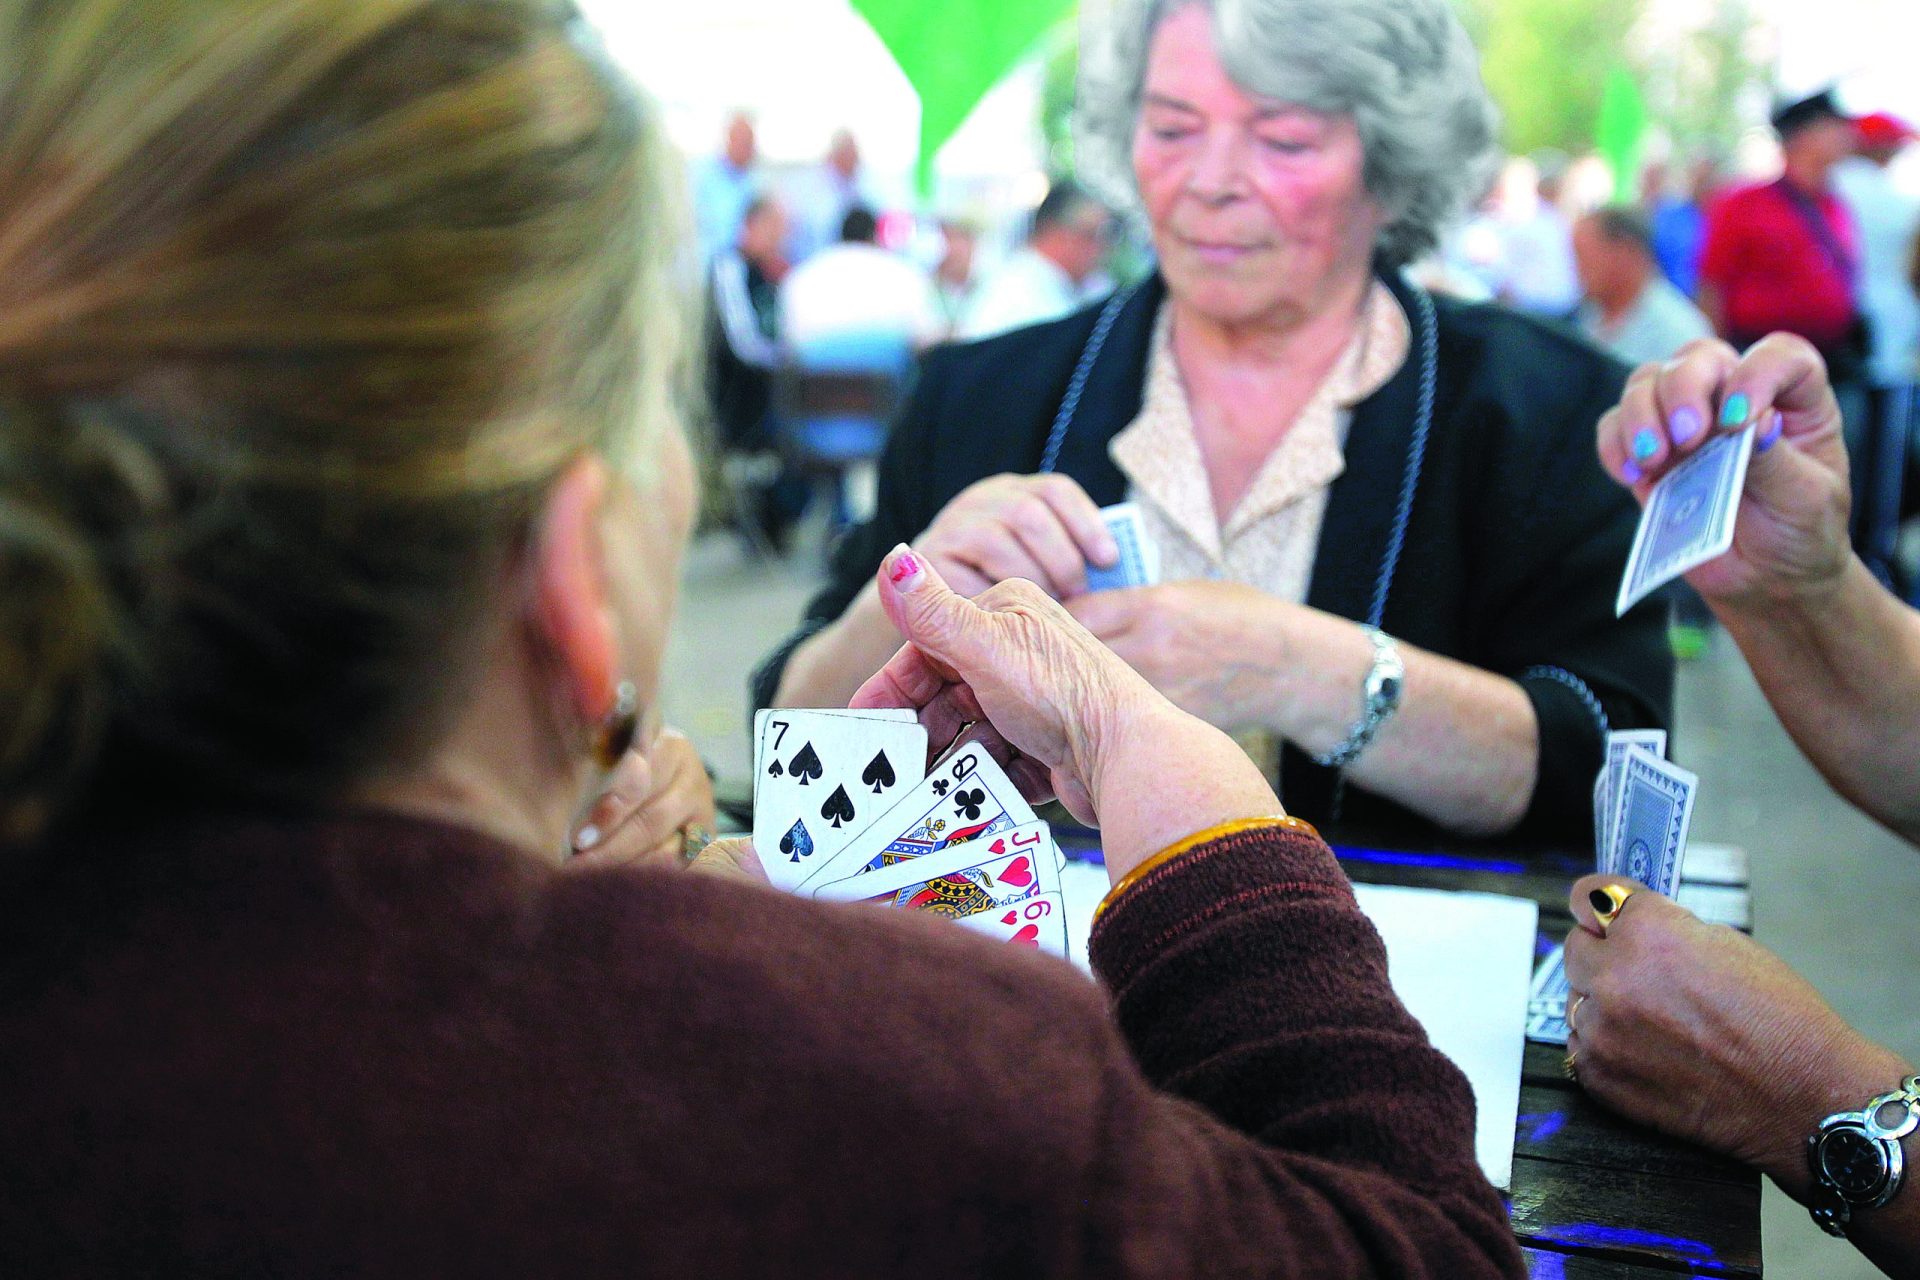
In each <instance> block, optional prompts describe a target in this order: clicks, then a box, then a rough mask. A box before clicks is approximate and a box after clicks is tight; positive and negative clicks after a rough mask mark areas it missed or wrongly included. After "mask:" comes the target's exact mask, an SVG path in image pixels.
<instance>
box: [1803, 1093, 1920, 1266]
mask: <svg viewBox="0 0 1920 1280" xmlns="http://www.w3.org/2000/svg"><path fill="white" fill-rule="evenodd" d="M1915 1129H1920V1074H1916V1075H1911V1076H1908V1077H1907V1078H1906V1079H1905V1080H1902V1081H1901V1082H1900V1087H1899V1088H1897V1089H1893V1090H1891V1091H1889V1092H1887V1093H1883V1094H1881V1095H1880V1096H1879V1097H1877V1098H1875V1099H1873V1100H1872V1101H1871V1102H1869V1103H1867V1105H1866V1106H1864V1107H1862V1108H1861V1109H1860V1110H1858V1111H1841V1112H1836V1113H1835V1114H1833V1115H1830V1116H1828V1117H1827V1118H1826V1119H1824V1120H1822V1121H1821V1122H1820V1124H1819V1127H1818V1128H1816V1129H1815V1130H1814V1131H1813V1133H1811V1134H1810V1135H1808V1137H1807V1164H1808V1167H1809V1169H1810V1170H1811V1172H1812V1174H1813V1190H1812V1192H1811V1194H1810V1195H1809V1196H1808V1197H1807V1212H1808V1213H1810V1214H1811V1215H1812V1216H1813V1220H1814V1222H1816V1223H1817V1224H1819V1226H1820V1229H1821V1230H1822V1231H1825V1232H1826V1233H1827V1234H1828V1235H1831V1236H1843V1237H1844V1236H1845V1235H1846V1234H1847V1230H1848V1228H1849V1227H1850V1226H1851V1225H1852V1223H1853V1212H1854V1210H1855V1209H1877V1208H1879V1207H1880V1206H1882V1205H1884V1204H1886V1203H1887V1202H1888V1201H1889V1200H1891V1199H1893V1197H1894V1195H1895V1194H1896V1193H1898V1192H1899V1190H1900V1187H1901V1184H1902V1182H1903V1181H1904V1180H1905V1171H1906V1161H1905V1159H1904V1156H1903V1154H1902V1151H1901V1147H1900V1140H1901V1139H1902V1138H1904V1137H1906V1136H1907V1135H1908V1134H1910V1133H1912V1132H1914V1130H1915ZM1836 1133H1844V1134H1845V1136H1846V1137H1847V1138H1848V1139H1849V1140H1850V1141H1852V1142H1854V1143H1855V1144H1859V1143H1861V1142H1866V1143H1871V1144H1873V1145H1874V1146H1875V1147H1877V1148H1878V1149H1879V1155H1880V1159H1881V1168H1882V1170H1883V1172H1884V1179H1883V1180H1882V1181H1881V1183H1880V1184H1879V1185H1878V1186H1877V1187H1876V1188H1875V1189H1874V1190H1873V1191H1871V1192H1867V1193H1861V1192H1851V1193H1850V1192H1849V1191H1847V1190H1846V1189H1845V1188H1843V1187H1841V1186H1839V1185H1838V1184H1837V1183H1835V1182H1834V1180H1833V1178H1832V1176H1831V1174H1830V1173H1829V1172H1828V1169H1827V1167H1826V1162H1825V1161H1824V1159H1823V1158H1822V1145H1823V1143H1824V1142H1826V1141H1827V1140H1829V1139H1831V1138H1832V1137H1833V1135H1835V1134H1836Z"/></svg>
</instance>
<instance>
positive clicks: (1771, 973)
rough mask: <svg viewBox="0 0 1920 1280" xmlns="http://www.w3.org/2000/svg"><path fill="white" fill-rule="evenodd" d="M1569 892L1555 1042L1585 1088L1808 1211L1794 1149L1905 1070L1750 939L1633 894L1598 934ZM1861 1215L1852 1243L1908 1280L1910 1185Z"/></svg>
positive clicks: (1915, 1195) (1918, 1266)
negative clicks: (1560, 1028) (1562, 1044)
mask: <svg viewBox="0 0 1920 1280" xmlns="http://www.w3.org/2000/svg"><path fill="white" fill-rule="evenodd" d="M1607 880H1608V877H1604V876H1588V877H1585V878H1583V879H1581V880H1579V881H1577V882H1576V883H1575V884H1574V887H1573V900H1572V908H1573V913H1574V916H1575V918H1576V920H1577V921H1578V922H1579V923H1578V927H1577V928H1575V929H1574V930H1573V932H1572V933H1570V934H1569V935H1568V937H1567V981H1568V984H1569V986H1570V987H1571V989H1572V990H1573V992H1574V993H1575V995H1574V1003H1575V1004H1577V1007H1575V1008H1571V1009H1570V1012H1569V1018H1568V1021H1569V1023H1570V1024H1571V1026H1572V1028H1573V1035H1572V1036H1571V1037H1570V1038H1569V1040H1568V1042H1567V1048H1568V1051H1569V1053H1570V1054H1571V1055H1572V1056H1573V1057H1574V1060H1575V1063H1576V1066H1577V1070H1578V1077H1579V1082H1580V1085H1581V1087H1582V1088H1584V1089H1586V1090H1587V1092H1589V1093H1591V1094H1593V1095H1594V1096H1595V1097H1596V1098H1598V1099H1600V1100H1601V1101H1602V1102H1604V1103H1606V1104H1607V1105H1608V1106H1610V1107H1613V1108H1614V1109H1615V1110H1618V1111H1620V1112H1622V1113H1624V1114H1625V1115H1628V1116H1630V1117H1632V1118H1633V1119H1635V1120H1638V1121H1640V1122H1641V1123H1643V1124H1649V1125H1652V1126H1654V1127H1655V1128H1658V1129H1661V1130H1664V1131H1665V1132H1667V1133H1671V1134H1673V1135H1675V1136H1677V1137H1680V1138H1683V1139H1686V1140H1687V1141H1689V1142H1696V1143H1699V1144H1700V1145H1702V1146H1704V1147H1707V1148H1708V1149H1710V1150H1713V1151H1717V1152H1719V1153H1721V1154H1722V1155H1726V1156H1730V1157H1732V1158H1734V1159H1736V1160H1741V1161H1744V1162H1745V1163H1747V1164H1750V1165H1752V1166H1754V1167H1756V1168H1758V1169H1759V1170H1760V1171H1761V1172H1763V1173H1765V1174H1766V1175H1767V1176H1768V1177H1770V1178H1772V1179H1773V1180H1774V1181H1775V1182H1777V1183H1779V1184H1780V1188H1781V1190H1783V1191H1785V1192H1786V1193H1787V1194H1788V1195H1790V1196H1792V1197H1794V1198H1795V1199H1796V1200H1800V1201H1803V1202H1804V1201H1805V1200H1806V1199H1807V1197H1808V1195H1809V1193H1810V1191H1811V1188H1812V1178H1811V1175H1810V1174H1809V1173H1808V1169H1807V1148H1806V1141H1807V1136H1808V1135H1809V1134H1811V1133H1812V1132H1813V1131H1814V1129H1815V1127H1816V1126H1817V1125H1818V1124H1819V1123H1820V1121H1821V1120H1822V1119H1824V1118H1825V1117H1827V1116H1829V1115H1832V1114H1834V1113H1835V1112H1840V1111H1857V1110H1859V1109H1860V1108H1861V1107H1862V1106H1863V1105H1864V1104H1865V1103H1866V1102H1867V1101H1868V1100H1869V1099H1870V1098H1873V1097H1875V1096H1877V1095H1879V1094H1882V1093H1886V1092H1887V1091H1889V1090H1891V1089H1894V1088H1897V1087H1898V1085H1899V1083H1900V1081H1901V1080H1903V1079H1904V1078H1905V1077H1906V1076H1908V1075H1910V1074H1912V1072H1913V1067H1912V1065H1911V1064H1909V1063H1907V1062H1905V1061H1903V1060H1902V1059H1901V1058H1900V1057H1899V1055H1897V1054H1895V1053H1893V1052H1891V1051H1889V1050H1887V1049H1885V1048H1883V1047H1881V1046H1879V1045H1876V1044H1874V1043H1872V1042H1871V1041H1869V1040H1867V1039H1866V1038H1865V1037H1863V1036H1861V1035H1860V1034H1859V1033H1858V1032H1856V1031H1855V1030H1853V1028H1851V1027H1849V1026H1848V1025H1847V1024H1846V1023H1845V1022H1844V1021H1842V1020H1841V1018H1840V1016H1839V1015H1838V1014H1837V1013H1835V1012H1834V1011H1833V1009H1832V1008H1831V1007H1830V1006H1829V1005H1828V1004H1827V1003H1826V1001H1825V1000H1823V999H1821V998H1820V994H1819V993H1818V992H1817V991H1815V990H1814V989H1813V987H1812V986H1810V985H1809V984H1808V983H1807V982H1806V980H1805V979H1803V978H1801V977H1800V976H1799V975H1798V974H1796V973H1795V972H1793V970H1792V969H1790V968H1789V967H1788V966H1787V965H1786V964H1785V963H1783V962H1782V961H1781V960H1780V959H1779V957H1777V956H1775V955H1774V954H1773V953H1772V952H1770V951H1768V950H1767V949H1766V948H1765V947H1762V946H1761V945H1760V944H1759V943H1757V942H1755V941H1754V940H1753V939H1752V938H1749V937H1747V936H1746V935H1745V934H1743V933H1740V932H1738V931H1736V930H1733V929H1729V928H1726V927H1724V926H1720V925H1709V924H1704V923H1702V922H1701V921H1699V920H1698V919H1695V918H1694V916H1693V915H1692V914H1691V913H1690V912H1688V911H1687V910H1685V909H1684V908H1682V907H1679V906H1676V905H1675V904H1674V903H1672V902H1670V901H1668V900H1667V899H1666V898H1663V897H1661V896H1660V895H1659V894H1656V893H1651V892H1649V891H1646V890H1644V889H1637V890H1635V892H1634V893H1633V895H1632V896H1631V897H1630V898H1629V899H1628V901H1627V902H1626V904H1625V905H1624V906H1623V907H1622V908H1621V910H1620V912H1619V914H1618V917H1617V918H1616V919H1614V920H1613V922H1612V923H1611V924H1610V925H1607V926H1605V927H1604V928H1603V927H1602V926H1601V925H1600V924H1599V923H1598V922H1597V920H1596V919H1595V917H1594V913H1593V909H1592V906H1591V903H1590V902H1589V901H1588V898H1587V894H1588V893H1589V892H1590V891H1591V890H1592V889H1594V888H1595V887H1597V886H1598V885H1600V884H1602V883H1605V882H1606V881H1607ZM1906 1148H1907V1156H1908V1160H1909V1169H1908V1185H1906V1186H1905V1187H1904V1188H1903V1189H1902V1190H1901V1191H1900V1192H1899V1193H1898V1194H1897V1195H1896V1197H1895V1199H1894V1200H1893V1201H1892V1202H1891V1203H1890V1204H1888V1205H1886V1206H1885V1207H1884V1208H1881V1209H1877V1210H1872V1211H1869V1212H1863V1213H1858V1214H1856V1215H1855V1216H1854V1220H1853V1221H1854V1227H1853V1230H1852V1231H1851V1233H1850V1236H1851V1239H1852V1240H1853V1242H1854V1243H1855V1244H1857V1245H1859V1246H1860V1248H1861V1249H1862V1251H1864V1252H1865V1253H1866V1254H1867V1256H1868V1257H1870V1258H1872V1259H1874V1261H1876V1262H1877V1263H1879V1264H1880V1266H1881V1267H1882V1268H1884V1269H1885V1270H1886V1271H1887V1273H1888V1274H1889V1275H1893V1276H1901V1277H1913V1276H1920V1181H1917V1180H1916V1178H1915V1176H1914V1168H1913V1164H1912V1162H1913V1161H1914V1160H1915V1159H1916V1158H1920V1138H1917V1137H1915V1136H1914V1135H1909V1136H1908V1138H1907V1139H1906Z"/></svg>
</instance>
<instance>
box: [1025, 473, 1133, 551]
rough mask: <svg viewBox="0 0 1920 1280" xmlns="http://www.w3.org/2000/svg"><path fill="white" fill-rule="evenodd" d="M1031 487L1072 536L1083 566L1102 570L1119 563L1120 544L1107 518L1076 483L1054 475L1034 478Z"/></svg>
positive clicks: (1067, 478) (1062, 476)
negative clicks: (1089, 565)
mask: <svg viewBox="0 0 1920 1280" xmlns="http://www.w3.org/2000/svg"><path fill="white" fill-rule="evenodd" d="M1034 488H1035V489H1036V490H1037V491H1038V492H1039V494H1040V497H1041V500H1042V501H1044V502H1045V503H1046V504H1047V505H1048V506H1049V507H1052V508H1053V513H1054V515H1055V516H1057V517H1058V518H1059V521H1060V523H1061V525H1062V526H1064V527H1065V529H1066V530H1067V532H1068V534H1070V535H1071V536H1072V538H1073V541H1074V543H1075V544H1076V545H1077V546H1078V548H1079V552H1080V556H1081V562H1082V563H1083V564H1096V565H1099V566H1100V567H1101V568H1103V569H1104V568H1108V567H1111V566H1112V565H1114V564H1116V563H1118V562H1119V560H1120V544H1119V543H1117V542H1115V541H1114V540H1113V532H1112V530H1110V529H1108V528H1107V521H1106V518H1105V517H1104V516H1102V515H1101V514H1100V508H1099V507H1098V506H1097V505H1096V504H1095V503H1094V501H1093V499H1092V498H1090V497H1088V496H1087V491H1086V490H1085V489H1082V488H1081V487H1080V484H1079V482H1078V481H1076V480H1074V479H1073V478H1072V477H1071V476H1064V475H1061V474H1059V473H1058V472H1053V473H1050V474H1048V475H1043V476H1039V477H1037V478H1036V481H1035V485H1034Z"/></svg>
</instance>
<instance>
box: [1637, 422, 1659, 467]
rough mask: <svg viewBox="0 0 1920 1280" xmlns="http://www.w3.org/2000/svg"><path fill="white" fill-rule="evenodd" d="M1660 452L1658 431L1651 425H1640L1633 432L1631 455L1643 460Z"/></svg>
mask: <svg viewBox="0 0 1920 1280" xmlns="http://www.w3.org/2000/svg"><path fill="white" fill-rule="evenodd" d="M1658 452H1660V433H1659V432H1657V431H1655V430H1654V429H1653V428H1652V427H1642V428H1640V429H1639V430H1638V431H1636V432H1634V433H1633V456H1634V457H1636V458H1638V459H1639V460H1640V461H1642V462H1645V461H1646V460H1647V459H1648V458H1651V457H1652V456H1653V455H1654V454H1656V453H1658Z"/></svg>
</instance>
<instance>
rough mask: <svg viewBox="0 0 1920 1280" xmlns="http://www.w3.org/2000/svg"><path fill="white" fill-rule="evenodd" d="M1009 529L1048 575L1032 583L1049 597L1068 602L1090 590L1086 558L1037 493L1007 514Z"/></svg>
mask: <svg viewBox="0 0 1920 1280" xmlns="http://www.w3.org/2000/svg"><path fill="white" fill-rule="evenodd" d="M1007 526H1008V528H1010V529H1011V530H1012V532H1013V536H1014V537H1015V538H1017V539H1019V542H1020V546H1021V548H1022V549H1023V550H1024V551H1025V552H1026V554H1027V556H1028V558H1029V559H1031V560H1032V561H1033V562H1034V563H1035V564H1036V565H1038V566H1039V567H1040V569H1041V571H1042V572H1043V573H1044V574H1045V575H1046V576H1045V577H1041V578H1033V579H1031V581H1033V582H1035V583H1036V584H1038V585H1039V586H1040V587H1041V588H1042V589H1043V590H1045V591H1046V593H1047V594H1048V595H1050V596H1053V597H1055V598H1056V599H1065V598H1066V597H1067V596H1072V595H1078V594H1079V593H1081V592H1082V591H1085V590H1086V589H1087V558H1086V556H1085V555H1084V554H1083V553H1082V552H1081V550H1080V547H1079V546H1078V545H1077V544H1076V543H1075V541H1074V537H1073V534H1072V532H1071V531H1070V530H1069V529H1068V528H1067V526H1066V524H1065V523H1064V522H1063V521H1062V520H1061V518H1060V515H1059V513H1058V512H1057V511H1055V510H1054V508H1053V507H1052V506H1050V505H1049V504H1048V503H1047V502H1046V501H1045V500H1044V499H1042V498H1041V497H1040V496H1039V495H1038V494H1036V495H1034V496H1033V497H1032V498H1030V499H1029V500H1027V501H1025V502H1021V503H1018V504H1017V505H1015V506H1014V508H1013V509H1012V510H1011V511H1009V512H1008V513H1007ZM1014 576H1017V575H1014Z"/></svg>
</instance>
